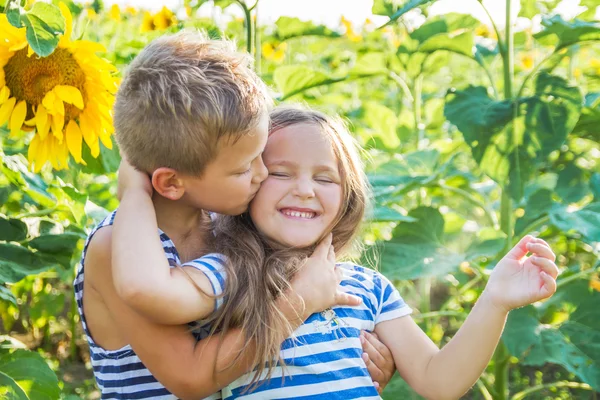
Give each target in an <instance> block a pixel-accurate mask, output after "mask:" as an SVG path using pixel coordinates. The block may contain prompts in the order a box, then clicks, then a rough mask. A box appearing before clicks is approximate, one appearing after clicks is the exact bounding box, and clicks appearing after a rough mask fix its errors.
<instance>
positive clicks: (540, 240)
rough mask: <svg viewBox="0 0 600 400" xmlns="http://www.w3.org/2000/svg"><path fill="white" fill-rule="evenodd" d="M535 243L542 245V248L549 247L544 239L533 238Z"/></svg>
mask: <svg viewBox="0 0 600 400" xmlns="http://www.w3.org/2000/svg"><path fill="white" fill-rule="evenodd" d="M535 243H539V244H543V245H544V246H547V247H550V245H549V244H548V242H546V241H545V240H544V239H540V238H535Z"/></svg>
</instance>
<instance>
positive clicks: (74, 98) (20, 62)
mask: <svg viewBox="0 0 600 400" xmlns="http://www.w3.org/2000/svg"><path fill="white" fill-rule="evenodd" d="M59 7H60V11H61V13H62V15H63V17H64V18H65V21H66V29H65V33H64V35H63V36H62V37H61V38H60V41H59V43H58V47H57V48H56V49H55V50H54V52H53V53H52V54H50V55H49V56H48V57H39V56H38V55H36V54H34V53H33V50H32V49H31V48H30V46H29V45H28V43H27V39H26V37H25V28H15V27H14V26H12V25H11V24H10V23H9V22H8V20H7V18H6V15H5V14H0V38H2V39H0V126H2V125H4V124H5V123H7V122H8V127H9V129H10V135H11V136H12V137H18V136H19V134H20V133H21V132H23V131H26V132H28V131H33V130H35V133H34V135H33V139H32V140H31V142H30V143H29V150H28V158H29V163H30V165H31V167H32V169H33V171H34V172H39V171H40V170H41V168H42V167H43V166H44V165H45V164H46V163H47V162H50V163H51V164H52V166H53V167H54V169H57V170H59V169H65V168H68V159H69V154H70V155H71V156H72V157H73V159H74V160H75V162H77V163H79V164H85V162H84V160H83V158H82V146H83V142H85V144H86V145H87V146H88V147H89V149H90V153H91V155H92V156H93V157H98V154H100V143H99V142H102V144H104V146H106V147H107V148H109V149H112V141H111V135H112V133H113V127H112V125H113V124H112V114H111V108H112V105H113V102H114V96H115V92H116V90H117V85H118V80H117V78H115V77H113V72H117V69H116V68H115V67H114V66H113V65H111V64H110V63H108V62H106V61H104V60H102V59H100V58H99V57H98V56H96V53H97V52H103V51H105V49H104V47H103V46H102V45H100V44H98V43H94V42H89V41H84V40H73V41H72V40H71V39H70V37H71V32H72V17H71V13H70V12H69V9H68V8H67V6H66V5H64V4H62V3H61V4H60V5H59Z"/></svg>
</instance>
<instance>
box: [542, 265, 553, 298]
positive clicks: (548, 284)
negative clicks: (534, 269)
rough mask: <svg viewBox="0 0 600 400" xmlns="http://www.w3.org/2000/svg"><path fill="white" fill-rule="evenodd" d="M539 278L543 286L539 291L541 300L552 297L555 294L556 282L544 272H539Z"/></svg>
mask: <svg viewBox="0 0 600 400" xmlns="http://www.w3.org/2000/svg"><path fill="white" fill-rule="evenodd" d="M540 276H541V277H542V281H544V286H542V288H541V289H540V293H541V295H542V296H543V298H547V297H550V296H552V295H553V294H554V292H556V280H555V279H554V278H552V277H551V276H550V275H548V274H547V273H546V272H544V271H542V272H540Z"/></svg>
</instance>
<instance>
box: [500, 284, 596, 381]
mask: <svg viewBox="0 0 600 400" xmlns="http://www.w3.org/2000/svg"><path fill="white" fill-rule="evenodd" d="M598 304H600V293H599V292H596V291H592V290H590V288H588V285H587V282H586V281H578V282H574V283H570V284H568V285H566V286H563V287H561V290H560V291H559V292H557V294H555V295H554V297H553V298H551V299H550V300H548V301H546V302H545V303H544V304H543V306H542V307H534V306H527V307H524V308H521V309H518V310H513V311H511V313H510V314H509V316H508V321H507V323H506V328H505V329H504V333H503V335H502V338H503V340H504V343H505V344H506V346H507V347H508V349H509V351H510V353H511V354H512V355H514V356H516V357H518V358H519V359H520V361H521V362H522V363H523V364H524V365H532V366H541V365H544V364H545V363H548V362H550V363H554V364H559V365H562V366H563V367H564V368H566V369H567V370H568V371H570V372H572V373H574V374H575V375H577V377H578V378H579V379H581V380H582V381H583V382H585V383H588V384H589V385H591V386H592V387H593V388H594V389H596V390H598V389H600V351H599V350H598V343H600V308H599V307H598ZM557 311H558V312H563V313H564V312H568V313H569V316H568V320H567V321H565V322H563V323H561V324H560V325H549V324H547V323H543V322H545V318H546V314H548V313H552V312H557Z"/></svg>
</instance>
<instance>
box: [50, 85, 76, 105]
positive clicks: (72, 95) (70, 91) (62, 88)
mask: <svg viewBox="0 0 600 400" xmlns="http://www.w3.org/2000/svg"><path fill="white" fill-rule="evenodd" d="M53 90H54V93H56V95H57V96H58V98H59V99H61V100H62V101H64V102H65V103H69V104H73V105H74V106H75V107H77V108H79V109H80V110H83V96H82V95H81V92H80V91H79V89H77V88H76V87H75V86H68V85H56V86H55V87H54V89H53Z"/></svg>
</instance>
